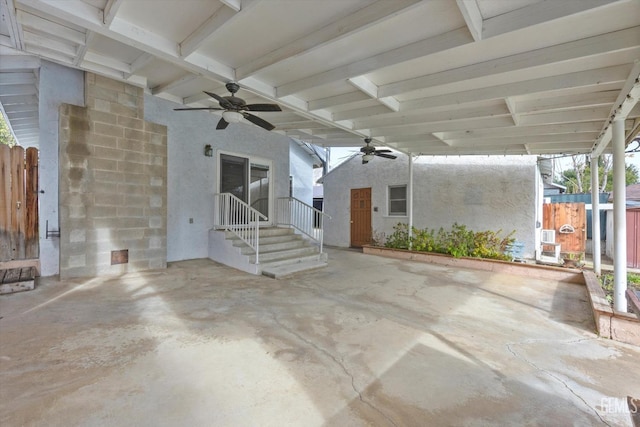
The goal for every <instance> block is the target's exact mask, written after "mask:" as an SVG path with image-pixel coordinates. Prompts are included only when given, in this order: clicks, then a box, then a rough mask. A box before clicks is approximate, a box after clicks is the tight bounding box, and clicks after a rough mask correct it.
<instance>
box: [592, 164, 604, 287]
mask: <svg viewBox="0 0 640 427" xmlns="http://www.w3.org/2000/svg"><path fill="white" fill-rule="evenodd" d="M594 171H595V172H594ZM598 178H599V177H598V156H595V157H591V251H592V252H593V254H592V255H593V272H594V273H596V274H597V275H598V276H600V273H601V272H602V256H601V254H600V240H601V239H602V237H601V236H600V189H599V187H600V183H599V179H598Z"/></svg>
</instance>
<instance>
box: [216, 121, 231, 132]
mask: <svg viewBox="0 0 640 427" xmlns="http://www.w3.org/2000/svg"><path fill="white" fill-rule="evenodd" d="M227 126H229V122H227V121H226V120H225V119H220V121H219V122H218V126H216V129H218V130H221V129H226V128H227Z"/></svg>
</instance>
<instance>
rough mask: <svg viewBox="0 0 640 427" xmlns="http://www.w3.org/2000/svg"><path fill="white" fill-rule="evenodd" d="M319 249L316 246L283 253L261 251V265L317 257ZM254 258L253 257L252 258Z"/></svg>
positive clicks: (288, 250)
mask: <svg viewBox="0 0 640 427" xmlns="http://www.w3.org/2000/svg"><path fill="white" fill-rule="evenodd" d="M317 254H318V248H316V247H315V246H303V247H301V248H295V249H287V250H283V251H274V252H262V251H260V263H267V262H271V261H276V260H283V259H295V258H300V257H304V256H307V255H317ZM252 258H253V257H252Z"/></svg>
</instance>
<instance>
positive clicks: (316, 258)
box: [260, 253, 327, 268]
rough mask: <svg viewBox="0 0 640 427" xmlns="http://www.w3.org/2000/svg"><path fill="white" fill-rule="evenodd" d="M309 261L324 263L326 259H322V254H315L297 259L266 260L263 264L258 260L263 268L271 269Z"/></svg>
mask: <svg viewBox="0 0 640 427" xmlns="http://www.w3.org/2000/svg"><path fill="white" fill-rule="evenodd" d="M310 261H324V262H326V261H327V259H326V257H325V258H323V257H322V254H318V253H315V254H309V255H304V256H298V257H290V258H280V259H273V260H267V261H264V262H263V261H262V258H260V265H261V266H262V267H263V268H271V267H279V266H281V265H289V264H296V263H298V262H310Z"/></svg>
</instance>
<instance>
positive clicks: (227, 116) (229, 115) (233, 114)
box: [222, 111, 242, 123]
mask: <svg viewBox="0 0 640 427" xmlns="http://www.w3.org/2000/svg"><path fill="white" fill-rule="evenodd" d="M222 118H223V119H224V120H225V121H226V122H227V123H238V122H240V120H242V114H241V113H238V112H237V111H225V112H224V113H222Z"/></svg>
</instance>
